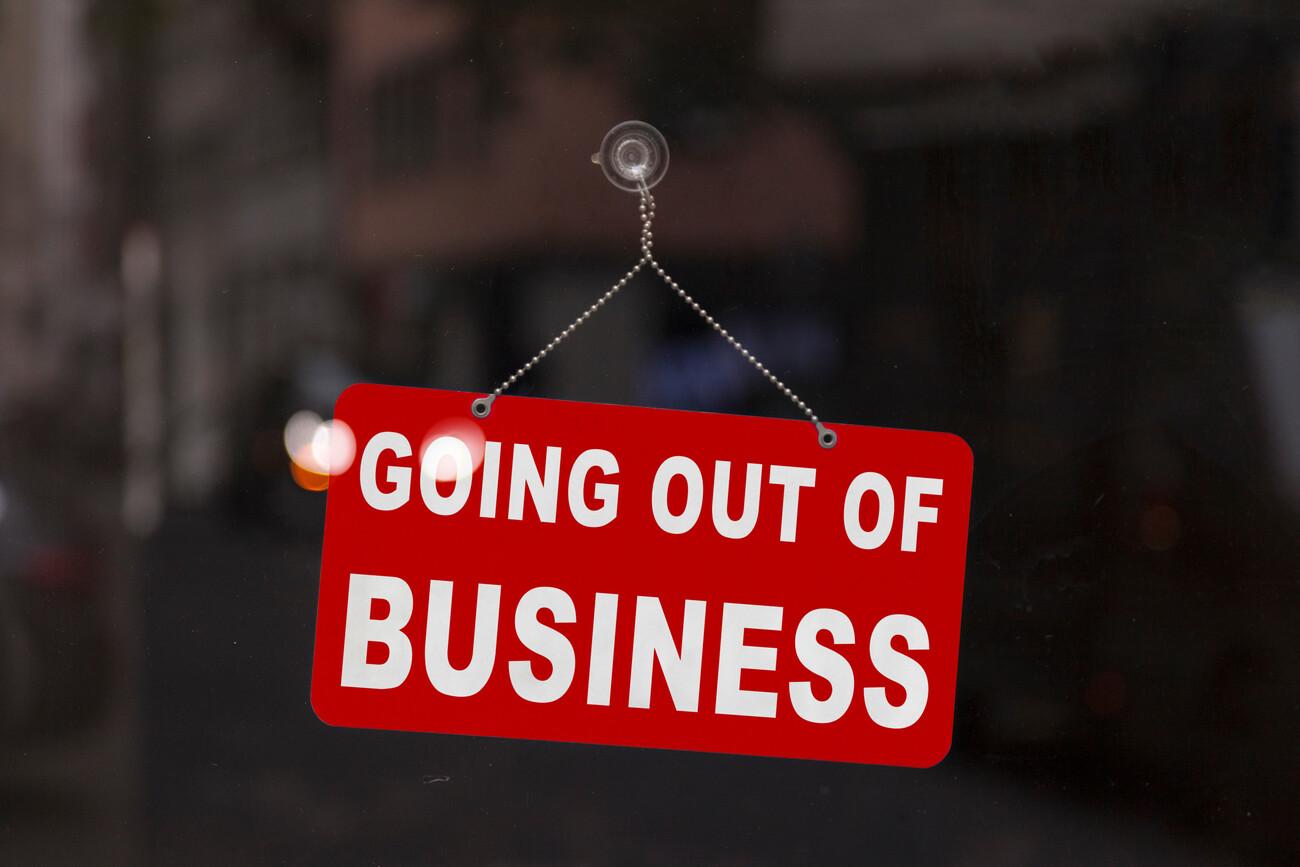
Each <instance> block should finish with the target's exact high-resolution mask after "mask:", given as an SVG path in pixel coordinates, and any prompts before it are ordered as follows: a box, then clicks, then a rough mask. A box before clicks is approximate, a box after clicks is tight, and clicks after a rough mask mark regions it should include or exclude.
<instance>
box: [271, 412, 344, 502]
mask: <svg viewBox="0 0 1300 867" xmlns="http://www.w3.org/2000/svg"><path fill="white" fill-rule="evenodd" d="M356 449H357V441H356V436H355V435H354V434H353V433H352V428H351V427H349V426H348V424H347V422H344V421H341V420H339V419H329V420H323V419H321V417H320V416H319V415H317V414H316V413H314V412H312V411H311V410H306V409H305V410H300V411H299V412H296V413H294V414H293V415H292V416H290V418H289V421H288V422H286V423H285V426H284V450H285V452H286V453H287V454H288V455H289V469H290V473H291V474H292V476H293V480H294V481H295V482H296V483H297V484H298V486H299V487H301V488H304V489H306V490H309V491H323V490H325V489H326V488H327V487H329V477H330V476H331V475H335V476H336V475H339V474H340V473H344V472H347V470H348V468H349V467H350V466H352V459H353V458H354V457H355V456H356Z"/></svg>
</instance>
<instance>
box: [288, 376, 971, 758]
mask: <svg viewBox="0 0 1300 867" xmlns="http://www.w3.org/2000/svg"><path fill="white" fill-rule="evenodd" d="M476 396H477V395H471V394H464V393H459V392H447V391H431V390H424V389H412V388H391V387H385V386H377V385H357V386H353V387H352V388H349V389H348V390H347V391H346V392H345V393H344V394H343V396H342V397H340V398H339V401H338V405H337V407H336V408H335V416H336V418H337V419H339V420H340V421H342V422H344V423H345V424H346V425H347V426H348V427H349V428H350V429H351V431H352V433H353V435H354V437H355V443H356V445H355V458H354V459H353V460H351V461H350V463H349V465H348V466H347V467H346V469H343V468H336V474H335V475H334V476H333V478H331V480H330V485H329V499H328V505H327V507H326V518H325V544H324V551H323V554H322V562H321V584H320V605H319V609H318V612H317V621H316V653H315V663H314V670H313V672H312V705H313V707H315V709H316V713H317V715H319V716H320V718H321V719H322V720H324V721H325V722H327V723H330V724H332V725H341V726H356V727H364V728H381V729H403V730H410V731H427V732H442V733H448V734H467V735H491V736H497V737H511V738H531V739H539V740H554V741H579V742H583V743H595V744H620V745H626V746H639V747H659V748H665V749H681V750H704V751H710V752H724V753H743V754H748V755H759V756H784V757H793V758H805V759H827V760H832V761H845V762H872V763H879V764H890V765H908V766H915V767H926V766H930V765H933V764H935V763H937V762H938V761H939V760H940V759H942V758H943V757H944V755H945V754H946V753H947V752H948V747H949V744H950V742H951V738H952V718H953V700H954V692H955V688H956V679H957V646H958V633H959V627H960V621H961V601H962V579H963V574H964V570H965V561H966V530H967V524H968V522H969V512H970V490H971V463H972V461H971V452H970V449H969V447H968V446H967V445H966V444H965V443H964V442H963V441H962V440H961V439H959V438H958V437H956V436H953V435H951V434H943V433H927V432H921V431H908V430H891V429H885V428H873V427H861V426H856V425H843V424H834V425H830V427H831V429H832V430H834V431H835V432H836V434H838V437H839V441H838V444H837V445H835V447H834V448H830V449H824V448H822V447H821V446H820V445H819V443H818V441H817V435H816V432H815V431H814V430H813V427H812V425H810V424H808V423H807V422H801V421H785V420H777V419H767V418H748V417H742V416H731V415H715V414H712V413H699V412H678V411H669V410H658V409H642V408H636V407H623V406H607V405H600V404H589V403H570V402H567V401H558V400H536V399H532V398H521V397H501V398H500V399H498V400H497V401H496V403H495V406H493V407H492V412H491V415H490V416H489V417H488V418H486V419H482V420H478V419H475V418H474V417H473V415H472V414H471V412H470V405H471V402H472V401H473V399H474V398H475V397H476Z"/></svg>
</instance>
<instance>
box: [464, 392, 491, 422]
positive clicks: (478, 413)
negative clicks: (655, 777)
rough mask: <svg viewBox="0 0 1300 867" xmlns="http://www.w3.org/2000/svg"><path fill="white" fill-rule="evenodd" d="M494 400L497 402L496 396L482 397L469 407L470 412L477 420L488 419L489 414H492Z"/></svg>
mask: <svg viewBox="0 0 1300 867" xmlns="http://www.w3.org/2000/svg"><path fill="white" fill-rule="evenodd" d="M494 400H496V395H491V396H489V397H480V398H479V399H478V400H476V401H474V402H473V403H472V404H470V405H469V411H470V412H472V413H473V414H474V417H475V418H487V417H488V413H490V412H492V401H494Z"/></svg>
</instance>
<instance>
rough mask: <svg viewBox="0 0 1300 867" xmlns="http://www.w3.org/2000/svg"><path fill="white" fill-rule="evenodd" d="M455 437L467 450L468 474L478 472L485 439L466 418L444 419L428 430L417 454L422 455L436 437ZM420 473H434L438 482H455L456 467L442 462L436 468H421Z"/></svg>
mask: <svg viewBox="0 0 1300 867" xmlns="http://www.w3.org/2000/svg"><path fill="white" fill-rule="evenodd" d="M445 436H450V437H455V438H456V439H458V440H460V441H461V442H463V443H464V444H465V447H466V448H468V449H469V459H470V474H471V475H472V474H474V473H476V472H478V468H479V467H481V466H482V465H483V444H484V443H485V442H486V439H487V438H486V437H485V436H484V435H483V429H482V428H481V427H479V426H478V425H477V424H475V423H474V422H473V421H471V420H470V419H467V418H449V419H444V420H442V421H440V422H438V423H437V424H435V425H434V426H433V428H432V429H430V431H429V434H428V436H426V437H425V438H424V442H423V443H421V444H420V451H419V454H420V455H423V454H424V451H425V449H427V448H428V447H429V444H430V443H432V442H433V441H434V440H436V439H438V437H445ZM421 471H422V472H425V473H436V474H437V475H436V478H437V480H438V481H440V482H454V481H456V466H455V463H454V462H453V461H451V460H442V461H439V462H438V466H436V467H422V468H421Z"/></svg>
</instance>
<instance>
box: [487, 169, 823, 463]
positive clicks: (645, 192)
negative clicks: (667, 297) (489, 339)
mask: <svg viewBox="0 0 1300 867" xmlns="http://www.w3.org/2000/svg"><path fill="white" fill-rule="evenodd" d="M639 191H640V194H641V205H640V211H641V258H640V260H639V261H637V263H636V264H635V265H633V266H632V270H630V271H628V272H627V273H626V274H624V275H623V276H622V277H621V278H619V280H618V282H616V283H615V284H614V285H613V286H611V287H609V289H608V290H606V291H605V294H603V295H601V296H600V297H599V298H597V299H596V300H595V302H594V303H592V305H591V306H590V307H588V308H587V309H586V310H584V311H582V313H581V314H580V315H579V316H578V318H577V319H574V320H573V321H572V322H570V323H569V325H568V327H567V328H565V329H564V330H563V331H561V332H560V333H559V334H557V335H555V337H553V338H551V342H550V343H548V344H546V345H545V346H543V347H542V349H541V350H540V351H539V352H538V353H537V354H536V355H534V356H533V357H532V358H530V359H529V360H528V363H526V364H524V365H523V366H522V367H520V368H519V369H518V370H516V371H515V372H514V373H513V374H511V375H510V378H509V379H507V380H505V381H504V382H502V383H501V384H500V385H498V386H497V387H496V388H495V389H493V391H492V393H491V394H489V395H487V396H485V397H480V398H478V399H476V400H475V401H474V402H473V404H472V405H471V407H470V409H471V411H472V412H473V413H474V415H475V417H477V418H487V416H488V413H490V412H492V403H493V401H495V400H496V399H497V398H498V397H500V396H501V394H502V392H504V391H505V390H506V389H508V388H510V386H512V385H514V384H515V382H516V381H518V379H519V378H520V377H521V376H523V375H524V374H525V373H527V372H528V371H530V370H532V369H533V368H534V367H535V366H536V365H537V363H538V362H539V361H541V360H542V359H543V358H545V357H546V356H547V355H549V354H550V353H551V350H553V349H555V347H557V346H559V345H560V344H561V343H563V342H564V341H565V339H566V338H568V336H569V335H570V334H572V333H573V332H574V331H576V330H577V329H578V326H580V325H582V324H583V323H585V322H586V321H587V320H588V319H590V318H591V314H593V313H595V312H596V311H597V310H599V309H600V308H601V307H604V306H605V303H606V302H607V301H609V300H610V299H611V298H613V297H614V296H615V295H617V294H618V293H619V291H620V290H621V289H622V288H623V287H624V286H626V285H627V284H628V283H629V282H630V281H631V280H632V278H633V277H635V276H636V275H637V273H638V272H639V271H640V270H641V269H642V268H644V267H646V266H647V265H648V266H650V269H651V270H652V271H654V272H655V274H657V275H658V276H659V279H660V280H662V281H663V282H664V284H665V285H666V286H667V287H668V288H669V289H672V290H673V292H675V293H676V294H677V296H678V297H679V298H681V299H682V300H683V301H685V302H686V304H687V305H688V306H689V307H690V308H691V309H692V310H694V311H695V312H696V313H698V314H699V315H700V317H701V318H702V319H703V320H704V321H705V322H707V323H709V327H710V328H712V329H713V330H714V331H716V332H717V333H718V334H719V335H721V336H722V338H723V339H724V340H726V341H727V342H728V343H730V344H731V345H732V347H733V348H734V349H735V350H736V351H737V352H739V353H740V354H741V356H742V357H743V358H744V359H745V360H746V361H748V362H749V363H750V364H751V365H753V367H754V369H755V370H757V371H758V372H759V373H761V374H763V376H764V377H765V378H766V379H767V381H768V382H770V383H772V384H773V385H774V386H776V387H777V388H778V389H779V390H780V391H781V393H782V394H784V395H785V396H786V397H788V398H789V399H790V401H791V402H792V403H793V404H794V405H795V406H797V407H798V408H799V411H800V412H802V413H803V414H804V415H805V416H807V417H808V420H809V421H811V422H812V423H813V425H814V426H815V427H816V428H817V442H818V443H820V444H821V446H822V448H827V449H829V448H832V447H833V446H834V445H835V440H836V436H835V431H833V430H831V429H830V428H828V427H826V426H825V425H824V424H822V422H821V420H820V419H819V418H817V415H816V413H814V412H813V411H812V408H811V407H809V406H808V404H806V403H804V402H803V400H801V399H800V398H799V395H797V394H795V393H794V392H793V391H792V390H791V389H790V387H789V386H787V385H786V384H785V383H784V382H782V381H781V380H780V379H779V378H778V377H777V376H776V374H774V373H772V371H770V370H768V369H767V367H766V366H765V365H764V364H763V363H762V362H761V361H759V360H758V359H757V358H755V357H754V354H753V353H752V352H750V351H749V350H748V349H746V348H745V346H744V344H742V343H741V342H740V341H739V340H737V339H736V338H735V337H734V336H732V334H731V332H729V331H727V329H725V328H723V327H722V325H721V323H719V322H718V320H716V319H714V318H713V317H712V316H711V315H709V312H708V311H707V310H705V309H704V308H703V307H702V306H700V303H699V302H698V301H696V300H695V299H694V298H692V297H691V296H690V295H689V294H687V292H686V290H685V289H683V288H682V287H681V286H679V285H677V281H676V280H674V279H673V278H672V277H671V276H670V275H669V274H668V272H667V271H665V270H664V269H663V266H661V265H660V264H659V262H658V261H656V260H655V257H654V254H653V253H652V252H651V250H652V249H653V247H654V233H653V231H651V227H652V226H653V224H654V218H655V197H654V196H653V195H651V193H650V189H649V188H648V187H647V186H646V185H645V184H644V183H643V184H640V186H639Z"/></svg>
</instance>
